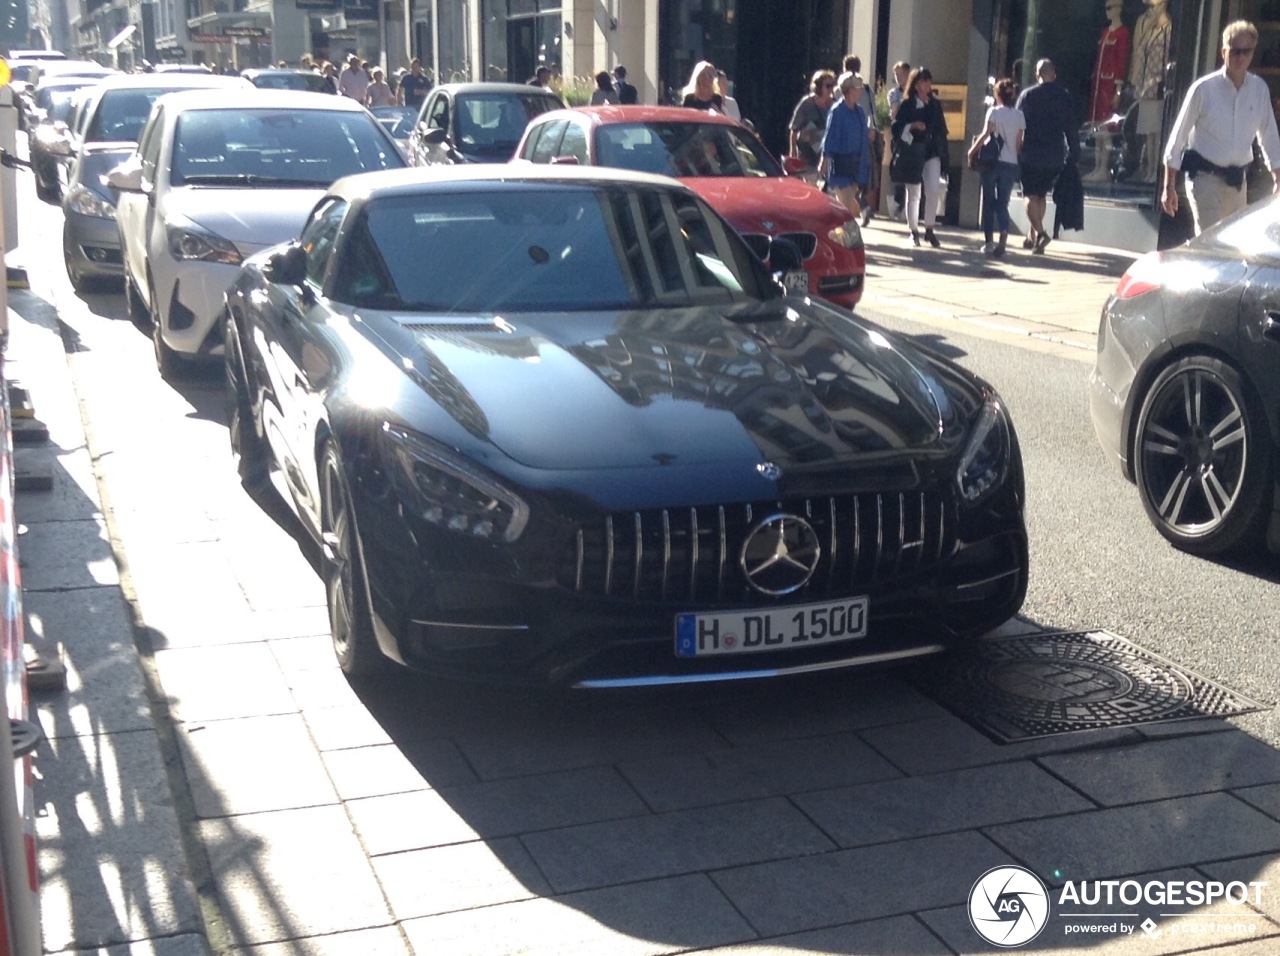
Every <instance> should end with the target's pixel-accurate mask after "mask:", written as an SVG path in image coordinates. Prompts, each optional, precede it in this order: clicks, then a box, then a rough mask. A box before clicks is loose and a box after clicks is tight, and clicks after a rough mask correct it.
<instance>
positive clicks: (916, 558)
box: [558, 492, 955, 603]
mask: <svg viewBox="0 0 1280 956" xmlns="http://www.w3.org/2000/svg"><path fill="white" fill-rule="evenodd" d="M780 512H785V513H788V514H793V515H799V516H801V517H803V518H804V519H805V520H806V521H808V522H809V524H810V525H812V526H813V529H814V531H815V532H816V533H817V535H818V539H819V541H820V542H821V545H822V556H821V558H820V560H819V562H818V566H817V569H816V570H815V571H814V574H813V576H812V578H810V580H809V583H808V584H807V585H805V587H804V589H803V590H801V591H799V592H796V595H791V597H795V596H797V595H799V596H809V597H813V598H821V597H824V596H826V595H841V594H848V593H851V592H857V591H859V590H862V589H865V588H866V587H868V586H869V585H871V584H875V583H878V582H884V581H888V580H893V579H897V578H900V577H903V576H906V575H910V574H914V573H916V572H918V571H921V570H925V569H927V568H930V567H932V566H933V565H936V564H937V563H938V562H939V561H941V560H942V559H943V558H944V557H946V556H947V555H949V554H950V553H951V550H952V548H953V547H954V543H955V531H954V527H955V521H954V520H953V517H954V516H953V514H952V512H951V511H950V506H949V505H948V503H947V502H946V501H944V500H943V499H942V498H941V497H940V496H939V495H937V494H936V493H927V492H902V493H890V494H867V495H847V496H839V497H830V498H804V499H800V500H795V501H785V502H773V503H770V502H761V503H755V504H736V505H701V506H697V507H691V508H680V509H662V510H651V511H635V512H625V513H618V514H612V515H608V516H607V517H605V518H603V519H602V520H601V521H600V522H599V523H596V524H592V525H584V526H582V527H580V528H579V529H578V530H577V532H576V533H575V534H574V535H573V536H572V540H571V541H570V542H568V544H567V545H566V547H565V549H564V551H563V552H562V557H561V560H560V562H559V570H558V577H559V582H560V584H561V586H562V587H566V588H569V589H571V590H573V591H576V592H578V593H583V594H592V595H598V596H605V597H618V598H629V599H634V600H640V601H672V602H681V603H688V602H691V601H704V602H705V601H715V602H737V601H748V600H749V601H753V602H755V603H759V602H760V601H761V600H762V599H763V598H764V595H762V594H760V593H758V592H756V591H754V590H752V589H751V588H750V586H749V585H748V584H747V581H746V578H745V576H744V575H743V572H742V569H741V566H740V563H739V555H740V554H741V552H742V545H743V542H744V541H745V540H746V537H747V535H748V534H749V533H750V532H751V530H752V529H753V528H754V527H755V526H756V525H757V524H758V523H759V522H760V521H762V520H764V519H766V518H768V517H769V516H771V515H774V514H778V513H780Z"/></svg>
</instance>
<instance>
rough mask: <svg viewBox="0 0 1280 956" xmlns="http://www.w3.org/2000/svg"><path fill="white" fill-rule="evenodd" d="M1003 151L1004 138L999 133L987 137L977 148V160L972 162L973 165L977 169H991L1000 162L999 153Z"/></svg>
mask: <svg viewBox="0 0 1280 956" xmlns="http://www.w3.org/2000/svg"><path fill="white" fill-rule="evenodd" d="M979 135H981V134H979ZM1003 151H1004V137H1003V136H1001V135H1000V134H999V133H992V134H991V135H990V136H988V137H987V141H986V142H985V143H983V144H982V145H981V146H980V147H978V158H977V159H976V160H975V161H974V165H975V166H977V167H978V168H979V169H992V168H994V166H995V164H996V163H998V162H1000V153H1001V152H1003Z"/></svg>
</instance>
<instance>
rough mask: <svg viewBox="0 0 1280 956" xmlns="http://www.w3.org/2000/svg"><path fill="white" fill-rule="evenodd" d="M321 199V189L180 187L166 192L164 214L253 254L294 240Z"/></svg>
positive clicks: (322, 190) (322, 191)
mask: <svg viewBox="0 0 1280 956" xmlns="http://www.w3.org/2000/svg"><path fill="white" fill-rule="evenodd" d="M323 195H324V189H323V188H319V187H317V188H315V189H309V188H303V189H299V188H293V189H267V188H264V187H261V186H259V187H256V188H253V189H227V188H225V187H210V186H181V187H178V188H175V189H173V190H172V191H171V192H170V194H169V197H168V202H167V203H166V212H167V213H168V214H169V215H173V214H174V213H177V214H179V215H182V216H185V217H186V218H188V219H190V220H191V221H192V222H194V223H196V224H197V225H200V226H203V227H204V228H205V229H208V230H209V231H211V232H214V233H216V234H217V235H219V236H221V237H222V238H224V239H227V240H229V241H231V242H234V243H235V244H236V246H238V247H239V248H240V249H242V250H245V249H253V250H257V249H265V248H266V247H268V246H274V245H277V244H278V243H281V242H287V241H288V240H290V239H293V238H296V237H297V235H298V233H299V232H301V231H302V225H303V223H304V222H305V221H306V218H307V215H308V214H309V213H310V212H311V210H312V209H314V208H315V205H316V203H317V202H319V201H320V197H321V196H323Z"/></svg>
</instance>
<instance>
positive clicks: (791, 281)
mask: <svg viewBox="0 0 1280 956" xmlns="http://www.w3.org/2000/svg"><path fill="white" fill-rule="evenodd" d="M512 161H513V162H516V163H524V162H528V163H551V164H554V163H570V164H575V165H583V166H614V167H618V168H621V169H632V170H636V171H638V172H645V173H660V174H662V175H666V176H674V177H676V178H677V179H680V180H681V181H682V182H683V183H684V184H685V185H686V186H688V187H689V188H690V189H692V190H694V192H696V193H698V195H700V196H701V197H702V198H703V199H704V200H706V202H707V203H708V205H710V206H711V207H712V208H713V209H715V210H716V212H718V213H720V215H722V216H724V217H725V219H727V220H729V222H730V224H732V225H733V227H734V228H735V229H737V230H738V232H739V233H741V234H742V236H743V238H745V239H746V240H747V243H748V244H749V245H750V246H751V248H752V249H754V250H755V252H756V254H757V255H758V256H760V258H761V259H764V260H766V261H767V260H768V258H769V251H770V248H771V246H772V244H773V241H774V240H775V239H780V238H785V239H789V240H791V241H792V242H794V243H795V244H796V246H797V247H799V250H800V255H801V256H802V257H803V259H804V270H803V271H800V270H796V271H795V272H791V273H788V274H787V275H786V276H785V281H786V283H787V286H788V287H789V288H792V289H796V290H798V291H801V292H808V293H810V294H812V295H817V296H821V297H822V298H824V299H828V300H830V301H831V302H835V303H837V304H839V305H844V306H853V305H856V304H857V302H858V300H859V299H861V298H862V284H863V278H864V276H865V274H866V251H865V249H864V248H863V244H862V230H861V229H860V228H859V226H858V220H857V218H856V217H855V216H853V215H851V214H850V212H849V211H848V210H847V209H846V208H845V207H844V206H843V205H841V204H840V203H839V202H837V201H836V200H835V199H834V198H832V197H831V196H828V195H825V194H824V193H822V192H819V191H818V190H817V189H816V188H814V187H813V186H812V185H810V184H809V183H807V182H804V181H803V180H800V179H793V178H791V177H788V176H787V174H786V173H785V172H784V171H783V169H782V167H781V166H780V165H778V161H777V160H776V159H774V158H773V156H771V155H770V154H769V152H768V150H766V149H765V148H764V145H763V144H762V143H761V142H760V140H759V139H758V138H757V137H756V135H755V133H753V132H751V131H750V130H749V129H747V128H746V127H745V126H743V125H742V124H740V123H738V122H735V121H734V120H732V119H729V118H728V117H727V116H721V115H719V114H716V113H707V112H703V111H701V110H691V109H685V108H682V107H675V106H588V107H580V108H577V109H566V110H553V111H552V112H549V113H543V114H542V115H541V116H538V117H537V118H536V119H534V120H533V121H532V122H531V123H530V124H529V126H528V127H527V128H526V129H525V132H524V138H523V139H522V140H521V141H520V145H519V146H518V147H517V148H516V153H515V158H514V159H513V160H512Z"/></svg>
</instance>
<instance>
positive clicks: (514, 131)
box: [409, 83, 564, 166]
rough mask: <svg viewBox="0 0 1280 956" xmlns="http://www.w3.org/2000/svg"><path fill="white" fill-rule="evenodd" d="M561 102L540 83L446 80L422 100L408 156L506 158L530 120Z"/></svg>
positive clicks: (419, 162) (423, 159)
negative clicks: (530, 84)
mask: <svg viewBox="0 0 1280 956" xmlns="http://www.w3.org/2000/svg"><path fill="white" fill-rule="evenodd" d="M563 106H564V103H562V102H561V101H560V97H558V96H556V95H555V93H553V92H551V91H550V90H547V89H543V88H541V87H537V86H525V85H523V84H520V83H445V84H443V85H441V86H437V87H435V88H434V89H432V90H431V92H430V93H428V94H427V98H426V99H425V100H424V101H423V103H422V110H421V112H419V113H418V123H417V125H416V126H415V127H414V130H413V133H412V134H411V135H410V137H409V162H410V163H411V164H413V165H414V166H434V165H436V164H450V163H505V162H506V161H507V160H509V159H510V158H511V157H512V155H513V154H514V153H515V151H516V144H517V143H519V142H520V137H521V136H522V135H523V134H524V128H525V126H526V125H527V124H528V122H529V120H531V119H533V118H534V117H535V116H539V115H541V114H542V113H545V112H547V111H548V110H557V109H560V108H561V107H563Z"/></svg>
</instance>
